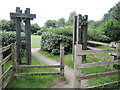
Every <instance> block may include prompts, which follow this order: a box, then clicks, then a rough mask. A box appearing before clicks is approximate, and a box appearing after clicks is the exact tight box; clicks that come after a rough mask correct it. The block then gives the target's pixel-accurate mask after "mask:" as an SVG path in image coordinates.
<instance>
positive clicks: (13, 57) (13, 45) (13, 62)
mask: <svg viewBox="0 0 120 90" xmlns="http://www.w3.org/2000/svg"><path fill="white" fill-rule="evenodd" d="M11 51H12V75H13V76H14V74H15V72H16V70H15V67H16V65H17V61H16V43H13V44H12V45H11Z"/></svg>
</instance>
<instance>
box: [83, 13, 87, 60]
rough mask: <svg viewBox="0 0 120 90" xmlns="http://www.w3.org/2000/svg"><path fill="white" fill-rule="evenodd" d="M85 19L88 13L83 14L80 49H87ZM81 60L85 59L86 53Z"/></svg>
mask: <svg viewBox="0 0 120 90" xmlns="http://www.w3.org/2000/svg"><path fill="white" fill-rule="evenodd" d="M87 19H88V15H85V16H84V17H83V22H82V23H83V27H82V31H83V33H82V50H87V27H88V24H87ZM82 61H86V55H83V56H82Z"/></svg>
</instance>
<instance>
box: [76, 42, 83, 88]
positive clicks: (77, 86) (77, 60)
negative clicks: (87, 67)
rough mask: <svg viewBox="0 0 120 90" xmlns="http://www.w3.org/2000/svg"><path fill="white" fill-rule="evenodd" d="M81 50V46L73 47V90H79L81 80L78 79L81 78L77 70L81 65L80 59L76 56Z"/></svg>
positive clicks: (79, 71)
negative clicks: (75, 89)
mask: <svg viewBox="0 0 120 90" xmlns="http://www.w3.org/2000/svg"><path fill="white" fill-rule="evenodd" d="M81 50H82V45H81V44H77V45H75V60H74V88H81V80H79V79H78V77H80V76H81V70H80V69H78V67H80V65H82V57H81V56H78V53H80V51H81Z"/></svg>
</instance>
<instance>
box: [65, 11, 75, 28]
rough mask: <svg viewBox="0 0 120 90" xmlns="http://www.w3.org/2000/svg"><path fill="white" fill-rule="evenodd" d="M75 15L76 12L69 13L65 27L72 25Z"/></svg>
mask: <svg viewBox="0 0 120 90" xmlns="http://www.w3.org/2000/svg"><path fill="white" fill-rule="evenodd" d="M75 15H76V12H75V11H73V12H71V13H70V16H69V19H68V21H67V22H66V26H72V25H73V17H74V16H75Z"/></svg>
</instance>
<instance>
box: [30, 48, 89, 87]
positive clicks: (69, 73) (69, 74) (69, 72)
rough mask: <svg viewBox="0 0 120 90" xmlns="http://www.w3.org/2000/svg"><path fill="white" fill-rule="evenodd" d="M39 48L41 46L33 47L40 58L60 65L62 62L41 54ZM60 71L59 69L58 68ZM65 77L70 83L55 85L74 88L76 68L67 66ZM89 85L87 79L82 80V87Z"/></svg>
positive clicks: (34, 53)
mask: <svg viewBox="0 0 120 90" xmlns="http://www.w3.org/2000/svg"><path fill="white" fill-rule="evenodd" d="M38 50H39V48H32V54H33V55H34V56H35V57H36V58H38V59H39V60H41V61H42V62H44V63H46V64H48V65H59V64H60V63H59V62H57V61H55V60H52V59H50V58H46V57H45V56H43V55H41V54H40V53H38V52H37V51H38ZM56 70H58V71H59V69H56ZM64 75H65V77H66V79H67V80H68V83H66V84H65V83H64V84H63V85H62V84H61V85H56V86H54V88H73V86H74V84H73V80H74V70H73V69H72V68H70V67H68V66H65V74H64ZM86 86H87V80H82V87H83V88H84V87H86Z"/></svg>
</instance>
